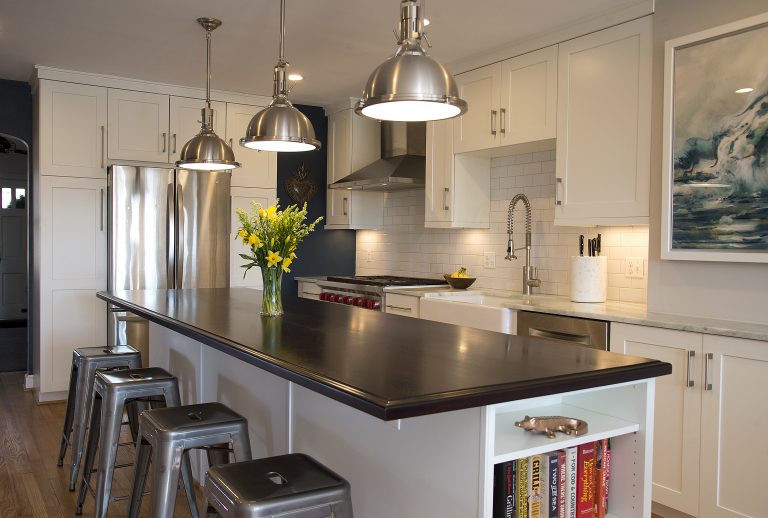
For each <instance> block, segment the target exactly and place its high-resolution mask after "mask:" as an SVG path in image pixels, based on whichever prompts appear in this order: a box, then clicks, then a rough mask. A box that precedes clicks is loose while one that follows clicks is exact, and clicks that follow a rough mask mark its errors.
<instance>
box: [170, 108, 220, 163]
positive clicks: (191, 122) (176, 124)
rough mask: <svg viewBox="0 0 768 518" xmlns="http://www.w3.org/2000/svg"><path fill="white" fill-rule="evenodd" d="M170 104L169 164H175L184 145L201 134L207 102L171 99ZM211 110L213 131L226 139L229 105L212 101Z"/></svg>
mask: <svg viewBox="0 0 768 518" xmlns="http://www.w3.org/2000/svg"><path fill="white" fill-rule="evenodd" d="M170 103H171V104H170V122H169V126H168V134H169V135H170V137H169V143H168V162H169V163H171V164H174V163H176V161H177V160H178V159H179V155H180V154H181V148H182V147H184V144H186V143H187V142H188V141H189V139H191V138H192V137H194V136H195V135H197V134H198V133H200V127H201V125H202V120H203V115H202V109H203V106H205V100H203V99H192V98H189V97H171V98H170ZM211 108H213V131H215V132H216V134H217V135H218V136H219V137H221V138H224V130H225V127H224V121H225V120H226V118H227V104H226V103H222V102H218V101H212V102H211Z"/></svg>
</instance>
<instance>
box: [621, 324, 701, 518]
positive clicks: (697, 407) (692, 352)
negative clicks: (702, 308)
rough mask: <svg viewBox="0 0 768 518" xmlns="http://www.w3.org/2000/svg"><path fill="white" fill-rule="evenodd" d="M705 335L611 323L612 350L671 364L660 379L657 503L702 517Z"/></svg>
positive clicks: (655, 463) (656, 429)
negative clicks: (700, 455) (700, 475)
mask: <svg viewBox="0 0 768 518" xmlns="http://www.w3.org/2000/svg"><path fill="white" fill-rule="evenodd" d="M701 350H702V335H700V334H698V333H685V332H682V331H672V330H669V329H658V328H654V327H645V326H634V325H626V324H611V351H613V352H621V353H624V354H631V355H633V356H641V357H644V358H653V359H656V360H661V361H664V362H667V363H670V364H672V374H670V375H668V376H661V377H659V378H656V399H655V405H656V416H655V420H654V421H655V425H654V431H653V501H654V502H658V503H660V504H662V505H666V506H668V507H671V508H673V509H677V510H679V511H682V512H684V513H687V514H690V515H693V516H697V515H698V512H699V444H700V440H701V438H700V431H699V425H700V422H701V390H702V388H701V385H702V379H701V376H700V373H701V365H702V361H703V360H702V357H701V356H702V354H701Z"/></svg>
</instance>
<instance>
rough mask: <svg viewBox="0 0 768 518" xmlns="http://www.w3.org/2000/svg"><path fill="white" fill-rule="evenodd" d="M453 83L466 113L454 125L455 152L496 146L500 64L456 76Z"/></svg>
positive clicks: (497, 143) (498, 124) (498, 127)
mask: <svg viewBox="0 0 768 518" xmlns="http://www.w3.org/2000/svg"><path fill="white" fill-rule="evenodd" d="M456 83H457V86H458V87H459V97H461V98H462V99H464V100H465V101H467V103H468V104H469V110H468V111H467V113H465V114H464V115H462V116H461V117H457V118H456V119H455V122H454V124H453V147H454V151H455V152H456V153H465V152H467V151H477V150H479V149H488V148H492V147H494V146H498V145H499V137H500V133H499V130H500V127H501V126H500V119H499V100H500V96H499V90H500V88H501V65H500V64H498V63H497V64H495V65H489V66H487V67H482V68H479V69H477V70H472V71H471V72H465V73H463V74H459V75H457V76H456Z"/></svg>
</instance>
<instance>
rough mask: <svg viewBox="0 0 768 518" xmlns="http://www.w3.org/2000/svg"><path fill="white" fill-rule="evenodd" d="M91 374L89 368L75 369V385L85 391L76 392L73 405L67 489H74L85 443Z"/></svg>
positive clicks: (91, 386) (91, 392) (90, 392)
mask: <svg viewBox="0 0 768 518" xmlns="http://www.w3.org/2000/svg"><path fill="white" fill-rule="evenodd" d="M93 376H94V374H93V373H92V372H90V369H87V368H84V369H78V370H77V386H78V387H84V388H85V392H84V393H83V394H78V395H77V397H76V398H75V405H74V427H73V430H72V464H71V465H70V467H69V490H70V491H74V490H75V483H76V482H77V473H78V472H79V471H80V462H81V460H82V457H83V444H84V443H85V430H86V426H85V420H86V419H87V417H88V415H87V411H88V408H87V407H88V403H89V401H88V397H87V396H88V395H89V394H93Z"/></svg>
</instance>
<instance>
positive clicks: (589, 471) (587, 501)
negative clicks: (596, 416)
mask: <svg viewBox="0 0 768 518" xmlns="http://www.w3.org/2000/svg"><path fill="white" fill-rule="evenodd" d="M576 462H577V464H576V465H577V470H578V471H577V475H576V516H577V517H578V518H595V443H594V442H589V443H586V444H582V445H581V446H579V453H578V457H577V461H576Z"/></svg>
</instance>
